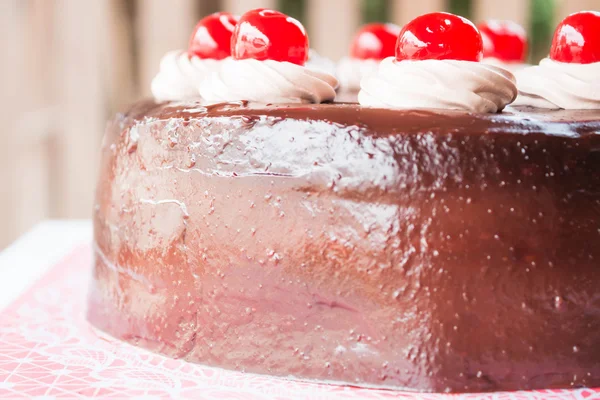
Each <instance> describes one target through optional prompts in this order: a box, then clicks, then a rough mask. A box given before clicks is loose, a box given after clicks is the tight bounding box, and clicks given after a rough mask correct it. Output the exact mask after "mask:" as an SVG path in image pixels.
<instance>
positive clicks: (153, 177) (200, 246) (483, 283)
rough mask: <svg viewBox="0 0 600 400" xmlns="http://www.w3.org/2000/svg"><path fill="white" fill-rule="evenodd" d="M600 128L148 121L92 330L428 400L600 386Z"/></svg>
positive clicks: (503, 117)
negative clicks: (440, 395)
mask: <svg viewBox="0 0 600 400" xmlns="http://www.w3.org/2000/svg"><path fill="white" fill-rule="evenodd" d="M598 132H600V113H599V112H595V111H594V112H592V111H589V112H583V111H582V112H573V111H545V112H544V113H538V112H533V111H528V110H509V111H507V112H504V113H502V114H494V115H474V114H468V113H463V112H450V111H440V112H433V111H398V110H382V109H369V108H361V107H360V106H359V105H356V104H342V105H340V104H336V105H290V106H272V107H271V106H255V105H252V104H247V103H239V104H222V105H216V106H210V107H202V106H200V105H198V104H194V103H169V104H162V105H157V104H154V103H150V102H146V103H139V104H137V105H135V106H134V107H133V108H131V109H130V110H129V111H128V112H127V113H125V114H123V115H119V116H117V118H115V119H114V120H113V121H112V122H111V123H110V124H109V127H108V130H107V133H106V136H105V139H104V142H103V148H102V152H103V154H102V165H101V174H100V179H99V182H98V190H97V198H96V200H97V203H96V207H95V216H94V225H95V249H96V250H95V272H94V277H93V284H92V290H91V295H90V304H89V314H88V316H89V319H90V321H91V322H92V323H93V324H94V325H96V326H97V327H99V328H100V329H103V330H105V331H107V332H109V333H111V334H112V335H113V336H115V337H118V338H122V339H125V340H128V341H130V342H132V343H135V344H138V345H140V346H144V347H146V348H149V349H151V350H154V351H158V352H161V353H164V354H167V355H169V356H173V357H181V358H185V359H186V360H189V361H193V362H198V363H203V364H207V365H213V366H219V367H224V368H231V369H236V370H242V371H248V372H256V373H265V374H272V375H279V376H285V377H294V378H300V379H314V380H318V381H333V382H345V383H348V384H353V385H361V386H377V387H391V388H407V389H412V390H419V391H452V392H457V391H459V392H464V391H489V390H513V389H533V388H549V387H574V386H575V387H577V386H582V385H583V386H586V385H587V386H600V134H598Z"/></svg>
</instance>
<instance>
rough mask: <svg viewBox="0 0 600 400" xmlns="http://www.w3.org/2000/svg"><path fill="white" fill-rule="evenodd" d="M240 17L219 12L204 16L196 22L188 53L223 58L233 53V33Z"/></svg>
mask: <svg viewBox="0 0 600 400" xmlns="http://www.w3.org/2000/svg"><path fill="white" fill-rule="evenodd" d="M238 19H239V18H238V17H236V16H234V15H231V14H230V13H226V12H218V13H214V14H211V15H209V16H207V17H204V18H202V19H201V20H200V22H198V24H196V27H195V28H194V32H193V33H192V37H191V38H190V47H189V49H188V54H189V55H190V56H198V57H200V58H213V59H215V60H222V59H224V58H226V57H229V56H230V55H231V35H232V33H233V30H234V29H235V26H236V25H237V22H238Z"/></svg>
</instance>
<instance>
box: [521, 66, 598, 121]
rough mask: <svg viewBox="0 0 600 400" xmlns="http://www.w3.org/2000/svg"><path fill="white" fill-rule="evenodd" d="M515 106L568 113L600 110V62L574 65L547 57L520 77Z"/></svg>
mask: <svg viewBox="0 0 600 400" xmlns="http://www.w3.org/2000/svg"><path fill="white" fill-rule="evenodd" d="M516 76H517V87H518V89H519V96H518V97H517V100H515V103H514V105H520V106H532V107H539V108H551V109H558V108H564V109H567V110H575V109H579V110H583V109H588V110H589V109H600V62H596V63H591V64H571V63H561V62H558V61H553V60H551V59H549V58H544V59H543V60H542V61H540V65H536V66H533V67H529V68H526V69H524V70H522V71H519V72H518V73H517V74H516Z"/></svg>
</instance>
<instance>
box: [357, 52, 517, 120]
mask: <svg viewBox="0 0 600 400" xmlns="http://www.w3.org/2000/svg"><path fill="white" fill-rule="evenodd" d="M516 95H517V87H516V84H515V77H514V76H513V75H512V74H511V73H510V72H508V71H507V70H505V69H502V68H498V67H495V66H492V65H488V64H483V63H479V62H472V61H458V60H423V61H396V59H395V58H394V57H388V58H386V59H385V60H383V61H382V62H381V64H380V65H379V68H378V69H377V72H376V73H375V74H374V75H371V76H369V77H366V78H364V79H363V80H362V82H361V90H360V92H359V93H358V102H359V103H360V104H361V105H363V106H371V107H381V108H409V109H411V108H441V109H454V110H464V111H471V112H480V113H495V112H498V111H501V110H502V109H503V108H504V107H505V106H506V105H507V104H510V103H511V102H512V101H513V100H514V99H515V97H516Z"/></svg>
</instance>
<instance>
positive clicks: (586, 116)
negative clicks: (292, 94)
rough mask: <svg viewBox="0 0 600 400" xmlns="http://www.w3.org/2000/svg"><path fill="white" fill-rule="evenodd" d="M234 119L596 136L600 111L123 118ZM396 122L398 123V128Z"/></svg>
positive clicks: (152, 106)
mask: <svg viewBox="0 0 600 400" xmlns="http://www.w3.org/2000/svg"><path fill="white" fill-rule="evenodd" d="M207 117H210V118H221V117H226V118H234V119H239V120H240V121H241V122H242V123H251V122H252V121H258V120H263V121H264V120H265V119H269V120H270V121H272V122H276V121H281V120H286V119H290V120H311V121H324V122H326V123H330V124H340V125H343V126H355V127H357V128H358V129H367V130H370V131H372V134H373V135H388V134H394V133H398V132H403V133H419V132H440V133H444V134H447V133H452V134H491V133H493V134H517V135H536V134H538V135H539V134H542V135H551V136H561V137H571V138H576V137H582V136H588V135H597V134H598V133H599V132H600V113H599V112H598V111H596V110H551V111H549V110H541V109H532V108H529V107H511V108H509V109H507V110H505V111H504V112H503V113H501V114H480V113H465V112H462V111H458V110H392V109H377V108H365V107H361V106H360V105H358V104H351V103H344V104H340V103H337V104H303V105H294V104H284V105H281V104H276V105H265V104H262V103H251V102H247V101H241V102H230V103H220V104H213V105H207V106H202V105H200V104H198V103H196V102H188V103H185V102H180V103H162V104H156V103H155V102H153V101H146V102H141V103H138V104H136V105H135V106H133V107H132V108H131V109H130V110H128V111H127V112H126V113H125V114H123V115H122V118H123V119H125V120H128V121H129V124H133V123H135V121H148V120H169V119H181V120H183V121H190V120H193V119H201V118H207ZM398 121H402V124H401V126H399V124H398Z"/></svg>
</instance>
